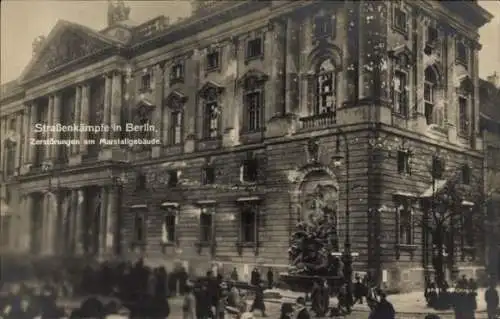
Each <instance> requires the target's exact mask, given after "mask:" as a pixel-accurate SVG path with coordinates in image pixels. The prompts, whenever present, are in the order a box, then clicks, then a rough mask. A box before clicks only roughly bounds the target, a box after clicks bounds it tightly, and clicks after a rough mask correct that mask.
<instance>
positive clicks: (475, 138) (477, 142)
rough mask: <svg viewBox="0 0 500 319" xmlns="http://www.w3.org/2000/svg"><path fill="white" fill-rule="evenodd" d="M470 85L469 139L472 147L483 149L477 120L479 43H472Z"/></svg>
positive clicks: (478, 118)
mask: <svg viewBox="0 0 500 319" xmlns="http://www.w3.org/2000/svg"><path fill="white" fill-rule="evenodd" d="M471 59H472V72H471V74H472V85H473V86H474V87H473V93H472V112H471V117H470V121H471V125H472V128H471V135H472V136H471V141H472V145H471V146H472V147H474V148H475V149H476V150H482V149H483V145H482V143H483V141H482V139H481V132H480V130H479V129H480V128H479V120H480V111H479V107H480V101H479V99H480V98H479V45H474V46H473V48H472V57H471Z"/></svg>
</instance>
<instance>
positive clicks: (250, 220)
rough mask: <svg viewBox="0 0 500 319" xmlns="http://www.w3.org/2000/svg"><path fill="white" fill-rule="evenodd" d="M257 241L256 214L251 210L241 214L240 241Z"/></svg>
mask: <svg viewBox="0 0 500 319" xmlns="http://www.w3.org/2000/svg"><path fill="white" fill-rule="evenodd" d="M256 239H257V214H256V213H255V211H254V210H252V209H246V210H244V211H242V212H241V241H242V242H244V243H255V241H256Z"/></svg>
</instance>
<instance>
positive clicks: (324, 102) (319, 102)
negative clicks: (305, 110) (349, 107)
mask: <svg viewBox="0 0 500 319" xmlns="http://www.w3.org/2000/svg"><path fill="white" fill-rule="evenodd" d="M336 87H337V83H336V76H335V66H334V64H333V63H332V61H331V60H330V59H328V60H325V61H323V62H322V63H321V64H320V65H319V68H318V70H317V73H316V103H315V109H314V113H315V114H322V113H333V112H335V109H336V102H337V101H336V93H337V89H336Z"/></svg>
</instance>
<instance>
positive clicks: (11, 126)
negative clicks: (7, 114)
mask: <svg viewBox="0 0 500 319" xmlns="http://www.w3.org/2000/svg"><path fill="white" fill-rule="evenodd" d="M16 123H17V119H16V118H11V119H10V120H9V131H13V132H15V131H16Z"/></svg>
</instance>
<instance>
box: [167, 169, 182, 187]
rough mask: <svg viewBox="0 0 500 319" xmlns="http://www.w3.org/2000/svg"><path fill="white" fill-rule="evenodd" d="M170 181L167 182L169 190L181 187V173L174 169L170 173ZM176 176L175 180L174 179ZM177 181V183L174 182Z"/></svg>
mask: <svg viewBox="0 0 500 319" xmlns="http://www.w3.org/2000/svg"><path fill="white" fill-rule="evenodd" d="M167 174H168V181H167V186H168V187H169V188H175V187H178V186H179V183H180V181H179V171H178V170H176V169H172V170H169V171H168V173H167ZM174 176H175V178H173V177H174ZM173 181H175V182H173Z"/></svg>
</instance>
